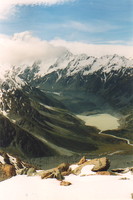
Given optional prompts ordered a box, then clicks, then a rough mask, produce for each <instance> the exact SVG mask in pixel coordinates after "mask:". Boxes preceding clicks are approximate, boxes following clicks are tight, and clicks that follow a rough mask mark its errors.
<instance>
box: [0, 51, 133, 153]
mask: <svg viewBox="0 0 133 200" xmlns="http://www.w3.org/2000/svg"><path fill="white" fill-rule="evenodd" d="M132 108H133V60H128V59H127V58H125V57H120V56H118V55H113V56H104V57H101V58H95V57H89V56H87V55H85V54H82V55H73V54H71V53H70V52H68V51H66V52H65V54H64V55H63V56H62V57H60V58H58V59H57V60H54V61H51V62H50V64H49V63H44V62H43V63H42V62H41V61H37V62H35V63H34V64H33V65H31V66H28V65H23V66H11V67H10V70H8V71H5V74H4V76H3V77H2V78H1V79H0V148H1V149H4V150H6V151H7V152H11V153H14V154H17V155H20V156H21V157H40V156H54V155H73V154H75V153H87V152H89V151H90V152H102V151H103V150H105V149H108V150H109V151H110V150H116V149H120V148H121V147H122V148H125V149H128V145H127V144H125V143H124V141H123V142H122V141H120V140H118V139H115V138H111V137H109V136H107V137H105V136H99V135H98V134H97V133H98V132H99V131H98V130H97V129H96V128H94V127H86V126H85V124H84V123H83V122H82V121H81V120H80V119H78V118H77V117H76V116H75V114H77V113H78V114H80V113H84V114H87V115H89V114H93V113H103V112H108V113H113V114H119V115H121V116H122V119H123V121H124V122H123V123H124V124H123V127H122V128H121V129H119V130H117V131H115V132H113V133H112V134H115V135H120V136H121V135H122V136H123V137H127V138H128V139H131V140H133V134H132V132H133V125H132V124H133V123H132V122H133V110H132Z"/></svg>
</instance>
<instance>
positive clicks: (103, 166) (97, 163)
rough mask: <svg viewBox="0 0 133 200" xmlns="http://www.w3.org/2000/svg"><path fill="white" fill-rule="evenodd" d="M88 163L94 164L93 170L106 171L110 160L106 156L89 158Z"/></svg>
mask: <svg viewBox="0 0 133 200" xmlns="http://www.w3.org/2000/svg"><path fill="white" fill-rule="evenodd" d="M90 164H91V165H94V167H93V169H92V171H93V172H97V171H107V170H108V169H109V167H110V161H109V159H108V158H106V157H103V158H97V159H93V160H90Z"/></svg>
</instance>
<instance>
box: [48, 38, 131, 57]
mask: <svg viewBox="0 0 133 200" xmlns="http://www.w3.org/2000/svg"><path fill="white" fill-rule="evenodd" d="M112 43H113V44H106V45H105V44H104V45H103V44H89V43H83V42H76V41H75V42H71V41H65V40H61V39H55V40H52V41H50V44H52V45H54V46H63V47H66V48H67V49H68V50H69V51H71V52H72V53H73V54H81V53H85V54H87V55H89V56H96V57H100V56H104V55H113V54H118V55H120V56H125V57H127V58H132V59H133V45H132V46H127V45H119V44H114V43H115V42H114V41H113V42H112Z"/></svg>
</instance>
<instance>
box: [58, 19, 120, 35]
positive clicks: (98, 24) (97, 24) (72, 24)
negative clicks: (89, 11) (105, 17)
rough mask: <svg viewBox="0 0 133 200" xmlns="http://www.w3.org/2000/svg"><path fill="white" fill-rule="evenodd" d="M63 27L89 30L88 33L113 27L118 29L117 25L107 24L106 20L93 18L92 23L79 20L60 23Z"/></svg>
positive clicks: (83, 30)
mask: <svg viewBox="0 0 133 200" xmlns="http://www.w3.org/2000/svg"><path fill="white" fill-rule="evenodd" d="M60 26H62V27H63V28H71V29H74V30H77V31H82V32H89V33H94V32H95V33H100V32H106V31H110V30H114V29H118V27H117V26H114V25H111V24H108V23H107V22H104V21H100V20H95V21H93V23H89V22H88V23H81V22H79V21H69V22H68V23H65V24H62V25H60Z"/></svg>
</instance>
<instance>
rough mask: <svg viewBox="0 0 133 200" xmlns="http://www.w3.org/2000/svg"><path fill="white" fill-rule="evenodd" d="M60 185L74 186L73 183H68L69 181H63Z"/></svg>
mask: <svg viewBox="0 0 133 200" xmlns="http://www.w3.org/2000/svg"><path fill="white" fill-rule="evenodd" d="M60 185H61V186H69V185H72V183H70V182H68V181H61V182H60Z"/></svg>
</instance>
